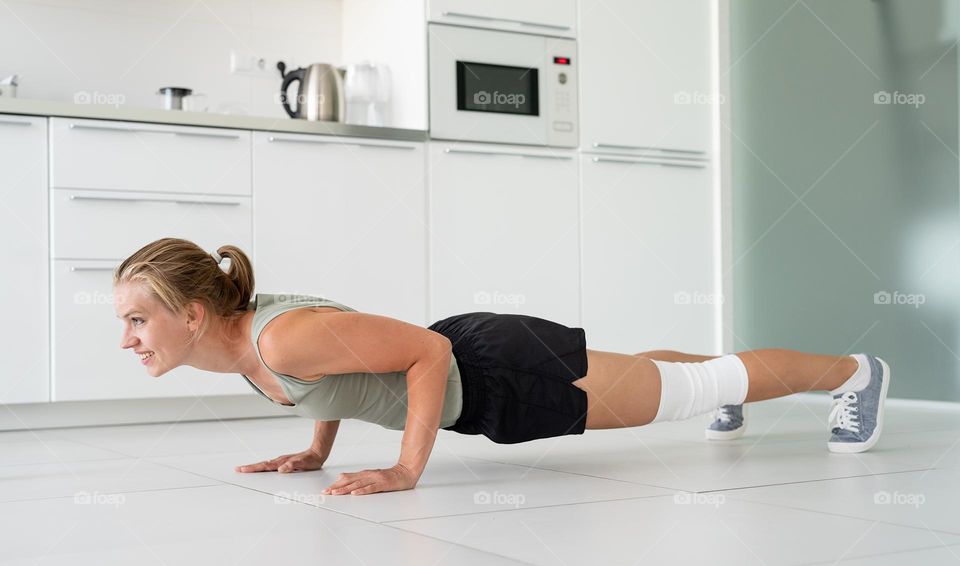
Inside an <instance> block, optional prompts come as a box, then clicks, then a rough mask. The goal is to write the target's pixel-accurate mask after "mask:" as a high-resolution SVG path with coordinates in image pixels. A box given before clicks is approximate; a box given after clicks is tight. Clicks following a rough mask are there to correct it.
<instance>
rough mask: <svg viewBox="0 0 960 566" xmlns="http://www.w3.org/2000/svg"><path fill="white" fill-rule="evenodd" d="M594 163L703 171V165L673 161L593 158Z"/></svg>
mask: <svg viewBox="0 0 960 566" xmlns="http://www.w3.org/2000/svg"><path fill="white" fill-rule="evenodd" d="M593 162H594V163H627V164H629V165H660V166H662V167H681V168H684V169H704V168H705V167H706V165H705V164H703V163H693V162H690V163H677V162H674V161H653V160H650V161H644V160H640V159H616V158H613V157H594V158H593Z"/></svg>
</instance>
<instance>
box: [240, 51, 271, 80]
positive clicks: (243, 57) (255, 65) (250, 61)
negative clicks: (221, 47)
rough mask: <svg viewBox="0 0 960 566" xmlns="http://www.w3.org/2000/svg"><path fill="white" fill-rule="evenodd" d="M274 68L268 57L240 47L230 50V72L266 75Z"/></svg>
mask: <svg viewBox="0 0 960 566" xmlns="http://www.w3.org/2000/svg"><path fill="white" fill-rule="evenodd" d="M271 70H272V69H271V68H270V66H269V64H268V63H267V60H266V58H264V57H261V56H259V55H256V54H254V53H250V52H248V51H241V50H238V49H231V50H230V74H232V75H265V74H267V73H269V72H270V71H271Z"/></svg>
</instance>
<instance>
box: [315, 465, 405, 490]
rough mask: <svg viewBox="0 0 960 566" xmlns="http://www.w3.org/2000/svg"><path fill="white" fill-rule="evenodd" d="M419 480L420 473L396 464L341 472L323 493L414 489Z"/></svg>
mask: <svg viewBox="0 0 960 566" xmlns="http://www.w3.org/2000/svg"><path fill="white" fill-rule="evenodd" d="M419 480H420V475H419V474H417V473H415V472H414V471H413V470H411V469H409V468H407V467H406V466H403V465H401V464H396V465H395V466H393V467H392V468H386V469H383V470H380V469H378V470H363V471H361V472H352V473H343V474H340V475H339V476H338V477H337V481H335V482H334V483H333V484H331V485H330V487H328V488H327V489H325V490H323V494H324V495H346V494H348V493H349V494H351V495H366V494H368V493H379V492H383V491H403V490H405V489H413V487H414V486H415V485H417V481H419Z"/></svg>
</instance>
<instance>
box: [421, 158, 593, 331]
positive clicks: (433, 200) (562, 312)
mask: <svg viewBox="0 0 960 566" xmlns="http://www.w3.org/2000/svg"><path fill="white" fill-rule="evenodd" d="M429 146H430V150H429V160H428V162H429V171H430V227H431V228H430V254H431V262H430V289H431V308H430V313H431V319H432V320H434V321H436V320H439V319H442V318H445V317H448V316H450V315H453V314H460V313H466V312H475V311H489V312H499V313H519V314H527V315H533V316H539V317H542V318H547V319H550V320H554V321H556V322H560V323H561V324H566V325H568V326H579V325H580V313H579V299H580V283H579V272H580V266H579V250H578V237H579V222H578V211H579V205H578V196H577V167H578V164H577V160H576V154H575V153H574V152H573V151H569V150H557V149H546V148H529V147H522V146H506V145H492V144H465V143H461V144H454V143H450V142H431V143H430V144H429Z"/></svg>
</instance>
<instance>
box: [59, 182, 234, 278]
mask: <svg viewBox="0 0 960 566" xmlns="http://www.w3.org/2000/svg"><path fill="white" fill-rule="evenodd" d="M251 201H252V198H251V197H243V196H233V197H224V196H198V195H165V194H157V193H141V192H127V191H123V192H120V191H84V190H75V189H54V190H52V191H50V203H51V214H52V221H51V222H52V226H53V258H54V259H64V258H75V259H108V260H110V259H122V258H124V257H126V256H128V255H130V254H131V253H133V252H134V251H136V250H137V249H138V248H139V247H140V246H142V245H144V244H147V243H149V242H152V241H153V240H157V239H159V238H165V237H176V238H185V239H187V240H191V241H192V242H194V243H196V244H197V245H199V246H201V247H203V248H204V249H207V250H211V251H212V250H214V249H216V248H217V247H219V246H222V245H224V244H233V245H235V246H238V247H240V248H241V249H243V250H244V251H245V252H246V253H247V255H250V256H252V243H253V234H252V232H253V228H252V224H253V213H252V211H251Z"/></svg>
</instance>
